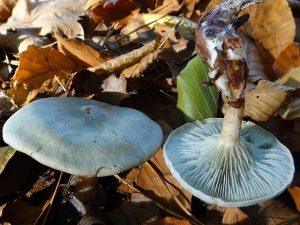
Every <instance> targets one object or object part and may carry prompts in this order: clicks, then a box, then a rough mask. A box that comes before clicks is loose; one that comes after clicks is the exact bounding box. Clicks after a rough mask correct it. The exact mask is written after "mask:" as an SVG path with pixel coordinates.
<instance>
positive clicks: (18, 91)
mask: <svg viewBox="0 0 300 225" xmlns="http://www.w3.org/2000/svg"><path fill="white" fill-rule="evenodd" d="M75 68H76V65H75V64H74V63H73V62H72V61H71V60H70V59H69V58H67V57H66V56H65V55H63V54H62V53H60V52H59V51H57V50H55V49H53V48H49V47H48V48H38V47H35V46H33V45H32V46H29V48H28V50H27V51H25V52H23V53H21V54H20V65H19V67H18V69H17V71H16V73H15V75H14V77H13V80H12V88H11V89H9V92H8V94H9V96H10V97H11V98H12V99H13V100H14V101H15V103H16V104H18V105H24V104H27V103H29V102H30V101H31V100H32V99H33V98H34V97H35V96H36V95H37V94H39V93H46V92H47V93H53V92H55V91H57V90H58V88H64V89H66V90H67V89H68V88H69V85H70V82H69V80H70V78H71V77H72V73H73V72H75Z"/></svg>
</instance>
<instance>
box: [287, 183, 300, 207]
mask: <svg viewBox="0 0 300 225" xmlns="http://www.w3.org/2000/svg"><path fill="white" fill-rule="evenodd" d="M288 191H289V193H290V195H291V196H292V198H293V200H294V202H295V204H296V207H297V210H298V212H300V188H299V187H290V188H289V189H288Z"/></svg>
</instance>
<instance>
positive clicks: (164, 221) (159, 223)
mask: <svg viewBox="0 0 300 225" xmlns="http://www.w3.org/2000/svg"><path fill="white" fill-rule="evenodd" d="M143 225H191V223H190V222H189V221H187V220H180V219H176V218H174V217H164V218H161V219H157V220H155V221H152V222H146V223H143Z"/></svg>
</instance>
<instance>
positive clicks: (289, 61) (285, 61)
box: [273, 43, 300, 77]
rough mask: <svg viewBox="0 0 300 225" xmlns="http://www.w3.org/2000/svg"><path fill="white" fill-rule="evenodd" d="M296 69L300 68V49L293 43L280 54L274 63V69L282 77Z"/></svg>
mask: <svg viewBox="0 0 300 225" xmlns="http://www.w3.org/2000/svg"><path fill="white" fill-rule="evenodd" d="M295 67H300V47H299V45H298V44H296V43H293V44H291V45H289V46H288V47H287V48H286V49H284V51H282V52H281V53H280V55H279V56H278V58H277V59H276V61H275V62H274V65H273V69H274V71H275V72H276V74H277V75H278V77H280V76H282V75H283V74H285V73H286V72H288V71H289V70H290V69H292V68H295Z"/></svg>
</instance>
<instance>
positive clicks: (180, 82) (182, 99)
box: [177, 57, 218, 121]
mask: <svg viewBox="0 0 300 225" xmlns="http://www.w3.org/2000/svg"><path fill="white" fill-rule="evenodd" d="M208 79H209V78H208V69H207V67H206V66H205V64H203V63H202V61H201V59H200V58H199V57H195V58H194V59H192V60H191V61H190V62H189V63H188V65H187V66H186V67H185V68H184V69H183V70H182V71H181V73H180V74H179V75H178V77H177V88H178V103H177V107H178V108H179V109H180V110H181V111H182V113H183V114H184V116H185V118H186V120H187V121H193V120H203V119H205V118H209V117H215V116H216V113H217V106H218V91H217V89H216V88H215V87H206V86H204V85H202V84H201V82H206V81H208Z"/></svg>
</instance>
